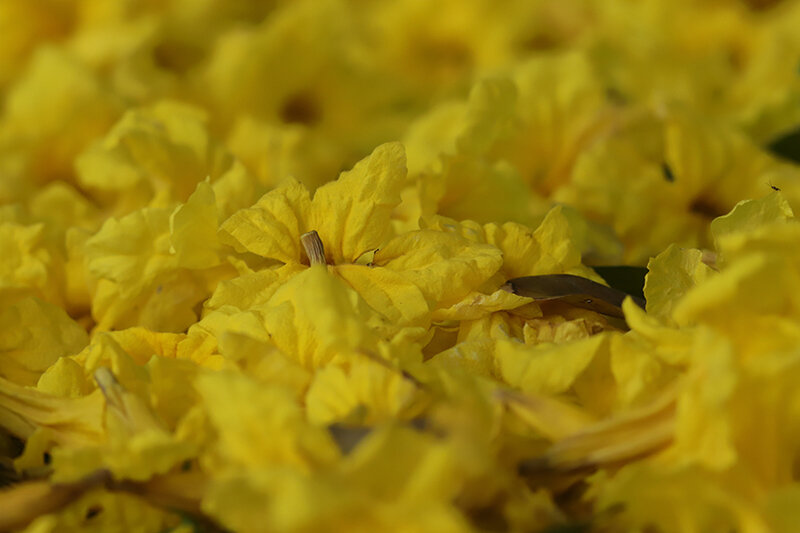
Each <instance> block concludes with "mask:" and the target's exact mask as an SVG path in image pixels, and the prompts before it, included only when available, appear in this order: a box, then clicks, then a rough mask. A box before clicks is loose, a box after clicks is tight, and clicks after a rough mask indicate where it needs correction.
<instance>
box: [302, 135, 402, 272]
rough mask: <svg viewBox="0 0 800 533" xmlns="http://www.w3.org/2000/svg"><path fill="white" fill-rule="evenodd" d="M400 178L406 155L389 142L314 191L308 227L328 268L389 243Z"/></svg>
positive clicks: (398, 146) (396, 144)
mask: <svg viewBox="0 0 800 533" xmlns="http://www.w3.org/2000/svg"><path fill="white" fill-rule="evenodd" d="M405 178H406V157H405V150H404V149H403V146H402V145H401V144H400V143H388V144H383V145H381V146H378V147H377V148H375V150H374V151H373V152H372V154H370V155H369V156H368V157H366V158H365V159H363V160H361V161H359V162H358V163H357V164H356V165H355V166H354V167H353V169H352V170H349V171H347V172H344V173H342V175H341V176H339V179H338V180H336V181H335V182H332V183H328V184H326V185H323V186H322V187H320V188H319V189H317V191H316V193H315V194H314V201H313V216H312V219H311V225H310V228H311V229H315V230H317V232H319V235H320V237H321V238H322V242H323V243H324V244H325V253H326V255H327V256H328V257H329V259H330V262H331V263H332V264H340V263H353V262H355V260H356V259H358V258H359V257H360V256H361V255H362V254H364V253H365V252H368V251H372V250H375V249H376V248H378V247H379V246H381V245H382V244H384V243H385V242H386V241H387V240H388V239H389V237H390V236H391V232H392V229H391V225H390V219H391V213H392V209H393V208H394V207H395V206H396V205H397V204H399V203H400V189H401V188H402V186H403V185H404V182H405Z"/></svg>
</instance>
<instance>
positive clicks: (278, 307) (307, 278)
mask: <svg viewBox="0 0 800 533" xmlns="http://www.w3.org/2000/svg"><path fill="white" fill-rule="evenodd" d="M259 313H260V314H261V315H262V317H263V320H264V324H265V326H266V328H267V331H269V332H270V334H271V335H272V341H273V342H274V343H275V345H276V346H278V348H280V349H281V351H283V352H284V353H285V354H287V355H288V356H289V357H292V358H293V359H295V360H297V361H298V362H300V364H302V365H303V366H305V367H306V368H309V369H312V368H316V367H318V366H320V365H322V364H325V363H327V362H329V361H331V360H332V359H333V358H334V357H336V356H337V355H338V354H341V353H348V352H350V351H353V350H358V349H370V348H371V347H372V346H373V345H374V343H375V341H376V339H375V338H374V334H373V333H372V332H371V331H370V330H369V329H368V328H367V326H366V324H365V320H364V318H365V317H362V316H360V314H359V313H358V311H357V309H356V308H355V307H354V305H353V303H352V301H351V299H350V296H349V295H348V291H347V289H346V286H345V285H344V284H342V282H341V281H339V280H338V279H336V278H335V277H334V276H333V275H331V274H330V273H329V272H328V270H327V267H325V266H321V265H315V266H312V267H310V268H307V269H306V270H304V271H303V272H301V273H299V274H297V275H295V276H294V277H292V278H291V279H290V280H289V281H288V282H286V283H285V284H283V285H282V286H281V287H280V288H279V289H278V290H277V291H276V292H275V294H274V295H273V296H272V298H270V300H269V302H267V304H265V306H264V307H263V308H262V309H261V310H260V311H259Z"/></svg>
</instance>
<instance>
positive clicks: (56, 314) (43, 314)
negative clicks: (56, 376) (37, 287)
mask: <svg viewBox="0 0 800 533" xmlns="http://www.w3.org/2000/svg"><path fill="white" fill-rule="evenodd" d="M88 341H89V336H88V335H87V334H86V331H85V330H84V329H83V328H82V327H81V326H79V325H78V324H77V323H75V322H74V321H73V320H72V319H71V318H70V317H69V316H67V314H66V313H65V312H64V311H63V310H62V309H61V308H59V307H56V306H55V305H53V304H50V303H47V302H43V301H41V300H39V299H38V298H33V297H29V298H25V299H23V300H20V301H19V302H16V303H13V304H11V305H5V306H4V307H3V309H2V310H1V311H0V353H1V354H2V361H0V375H2V376H5V377H8V378H10V379H12V380H14V382H16V383H19V384H27V385H33V384H34V383H35V382H36V381H37V380H38V379H39V376H40V374H41V373H42V372H44V371H45V370H47V368H48V367H50V365H52V364H53V363H55V362H56V361H57V360H58V359H59V358H60V357H63V356H67V355H73V354H76V353H78V352H79V351H81V350H82V349H83V348H84V346H86V345H87V344H88Z"/></svg>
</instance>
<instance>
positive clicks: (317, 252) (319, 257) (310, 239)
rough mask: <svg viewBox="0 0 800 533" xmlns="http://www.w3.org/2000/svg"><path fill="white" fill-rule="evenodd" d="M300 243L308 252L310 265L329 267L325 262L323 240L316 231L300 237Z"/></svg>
mask: <svg viewBox="0 0 800 533" xmlns="http://www.w3.org/2000/svg"><path fill="white" fill-rule="evenodd" d="M300 243H301V244H302V245H303V248H305V250H306V255H307V256H308V262H309V264H310V265H327V264H328V262H327V261H326V260H325V247H324V246H323V245H322V239H320V238H319V233H317V231H316V230H311V231H309V232H308V233H303V234H302V235H301V236H300Z"/></svg>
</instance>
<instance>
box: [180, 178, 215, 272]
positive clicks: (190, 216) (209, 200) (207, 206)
mask: <svg viewBox="0 0 800 533" xmlns="http://www.w3.org/2000/svg"><path fill="white" fill-rule="evenodd" d="M169 231H170V242H171V244H172V246H171V251H173V252H174V253H175V254H176V255H177V258H176V262H177V265H178V266H180V267H183V268H192V269H201V268H208V267H212V266H214V265H216V264H218V263H219V252H218V247H219V243H218V240H217V206H216V198H215V196H214V190H213V189H212V188H211V185H210V184H209V183H208V182H206V181H201V182H200V183H198V184H197V188H196V189H195V191H194V192H193V193H192V194H191V196H189V199H188V200H186V203H185V204H183V205H181V206H180V207H178V208H176V209H175V211H173V212H172V214H171V215H170V218H169Z"/></svg>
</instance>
